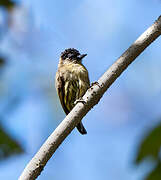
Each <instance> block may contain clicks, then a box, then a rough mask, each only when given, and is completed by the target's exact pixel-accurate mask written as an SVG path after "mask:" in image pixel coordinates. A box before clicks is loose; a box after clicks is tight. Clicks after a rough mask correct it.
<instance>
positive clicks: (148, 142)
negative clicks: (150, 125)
mask: <svg viewBox="0 0 161 180" xmlns="http://www.w3.org/2000/svg"><path fill="white" fill-rule="evenodd" d="M160 150H161V124H159V125H157V126H156V127H155V128H154V129H152V130H151V131H150V132H149V133H148V134H147V136H146V137H145V138H144V139H143V141H142V142H141V144H140V147H139V148H138V154H137V157H136V160H135V163H136V164H139V163H141V162H142V161H143V160H144V159H148V163H149V161H150V162H152V163H154V162H155V164H156V166H155V167H154V169H152V171H151V172H150V173H149V174H148V175H147V177H146V178H145V180H159V179H161V162H160Z"/></svg>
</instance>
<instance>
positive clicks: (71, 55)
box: [55, 48, 90, 135]
mask: <svg viewBox="0 0 161 180" xmlns="http://www.w3.org/2000/svg"><path fill="white" fill-rule="evenodd" d="M85 56H87V54H80V52H79V51H78V50H77V49H75V48H68V49H65V50H64V51H63V52H62V53H61V55H60V59H59V63H58V70H57V72H56V76H55V87H56V90H57V94H58V96H59V99H60V103H61V105H62V107H63V109H64V112H65V113H66V115H68V114H69V113H70V111H71V110H72V109H73V107H74V106H75V104H76V102H77V101H79V100H81V98H82V96H83V95H84V94H85V92H86V91H87V89H88V88H89V87H90V81H89V75H88V70H87V69H86V68H85V66H84V65H83V64H82V59H83V58H84V57H85ZM76 127H77V129H78V131H79V132H80V133H81V134H82V135H84V134H87V131H86V129H85V127H84V125H83V123H82V121H81V122H80V123H79V124H78V125H77V126H76Z"/></svg>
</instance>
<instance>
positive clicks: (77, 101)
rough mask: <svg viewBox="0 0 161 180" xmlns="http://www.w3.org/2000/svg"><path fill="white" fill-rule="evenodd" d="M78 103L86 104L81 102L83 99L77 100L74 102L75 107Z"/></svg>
mask: <svg viewBox="0 0 161 180" xmlns="http://www.w3.org/2000/svg"><path fill="white" fill-rule="evenodd" d="M79 102H81V103H83V104H86V102H85V101H84V100H83V98H79V99H77V100H76V101H75V102H74V104H75V105H76V104H77V103H79Z"/></svg>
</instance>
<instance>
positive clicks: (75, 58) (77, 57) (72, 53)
mask: <svg viewBox="0 0 161 180" xmlns="http://www.w3.org/2000/svg"><path fill="white" fill-rule="evenodd" d="M85 56H87V54H80V53H79V51H78V50H76V49H74V48H69V49H65V51H64V52H62V53H61V56H60V57H61V59H62V60H63V61H64V60H68V61H71V62H75V63H81V62H82V59H83V58H84V57H85Z"/></svg>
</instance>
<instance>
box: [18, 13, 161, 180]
mask: <svg viewBox="0 0 161 180" xmlns="http://www.w3.org/2000/svg"><path fill="white" fill-rule="evenodd" d="M160 35H161V16H160V17H159V18H158V20H157V21H156V22H155V23H154V24H153V25H152V26H151V27H149V28H148V29H147V30H146V31H145V32H144V33H143V34H142V35H141V36H140V37H139V38H138V39H137V40H136V41H135V42H134V43H133V44H132V45H131V46H130V47H129V48H128V49H127V50H126V51H125V52H124V53H123V55H122V56H120V58H118V60H117V61H116V62H115V63H114V64H113V65H112V66H111V67H110V68H109V69H108V70H107V71H106V72H105V73H104V75H103V76H102V77H101V78H100V79H99V80H98V83H94V84H93V86H92V87H91V88H90V89H88V91H87V92H86V94H85V95H84V96H83V100H84V101H85V102H86V103H85V104H83V103H81V102H79V103H78V104H77V105H76V106H75V107H74V108H73V110H72V111H71V112H70V113H69V114H68V115H67V116H66V118H65V119H64V120H63V121H62V122H61V123H60V125H59V126H58V127H57V128H56V129H55V131H54V132H53V133H52V134H51V135H50V136H49V138H48V139H47V140H46V141H45V143H44V144H43V145H42V147H41V148H40V150H39V151H38V152H37V153H36V155H35V156H34V157H33V158H32V160H31V161H30V162H29V163H28V165H27V166H26V168H25V169H24V171H23V173H22V174H21V176H20V177H19V180H34V179H36V178H37V177H38V176H39V175H40V173H41V171H42V170H43V168H44V166H45V165H46V163H47V162H48V160H49V159H50V158H51V156H52V155H53V153H54V152H55V151H56V149H57V148H58V147H59V145H60V144H61V143H62V142H63V140H64V139H65V138H66V137H67V136H68V134H69V133H70V132H71V131H72V130H73V129H74V128H75V127H76V125H77V124H78V123H79V122H80V121H81V119H82V118H83V117H84V116H85V115H86V114H87V112H88V111H89V110H90V109H91V108H92V107H93V106H94V105H96V104H97V103H98V102H99V100H100V98H101V97H102V95H103V94H104V93H105V91H106V90H107V89H108V88H109V87H110V85H111V84H112V83H113V82H114V81H115V80H116V79H117V78H118V77H119V76H120V74H121V73H122V72H123V71H124V70H125V69H126V68H127V67H128V65H129V64H131V63H132V62H133V61H134V60H135V59H136V57H137V56H138V55H139V54H140V53H141V52H143V51H144V49H145V48H146V47H148V46H149V45H150V44H151V43H152V42H153V41H154V40H155V39H156V38H157V37H158V36H160Z"/></svg>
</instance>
